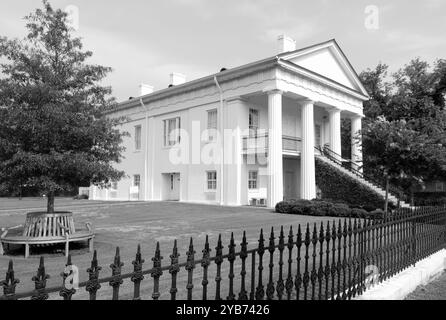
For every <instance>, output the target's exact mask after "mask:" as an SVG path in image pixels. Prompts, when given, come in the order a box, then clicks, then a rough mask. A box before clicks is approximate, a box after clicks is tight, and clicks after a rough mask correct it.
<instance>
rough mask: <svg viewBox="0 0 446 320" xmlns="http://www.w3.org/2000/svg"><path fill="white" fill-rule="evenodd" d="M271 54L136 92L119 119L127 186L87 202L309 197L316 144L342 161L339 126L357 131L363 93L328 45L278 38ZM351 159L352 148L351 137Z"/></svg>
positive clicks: (99, 192) (356, 155)
mask: <svg viewBox="0 0 446 320" xmlns="http://www.w3.org/2000/svg"><path fill="white" fill-rule="evenodd" d="M278 43H279V49H278V52H277V55H276V56H273V57H270V58H267V59H264V60H260V61H255V62H252V63H249V64H246V65H243V66H240V67H237V68H232V69H227V70H226V69H222V71H221V72H219V73H216V74H213V75H210V76H207V77H204V78H201V79H197V80H193V81H190V82H186V81H185V80H186V79H185V76H183V75H181V74H178V73H173V74H172V75H171V81H172V82H171V84H172V85H171V86H169V88H166V89H163V90H159V91H154V90H153V87H151V86H148V85H141V91H140V94H141V95H140V96H139V97H134V98H132V99H129V100H128V101H124V102H122V103H120V104H119V105H118V106H117V108H115V109H114V110H113V111H111V112H109V113H108V114H107V116H109V117H119V116H126V117H127V118H128V121H127V122H126V123H125V124H123V126H122V128H121V129H122V130H124V131H127V132H128V133H129V134H130V136H129V137H125V138H124V145H125V147H126V150H125V152H124V157H125V158H124V159H123V161H122V162H121V163H119V164H117V168H118V169H120V170H123V171H125V172H126V174H127V178H125V179H123V180H121V181H118V182H115V183H113V185H112V187H111V188H110V189H100V188H97V187H93V186H92V187H90V199H95V200H141V201H162V200H172V201H174V200H176V201H184V202H196V203H209V204H221V205H234V206H239V205H252V204H254V205H266V206H268V207H274V206H275V204H276V203H277V202H279V201H281V200H283V199H284V198H285V199H290V198H292V199H297V198H302V199H313V198H315V197H316V182H315V154H316V153H317V151H316V150H315V146H316V147H317V146H324V145H329V147H330V149H332V150H333V151H334V152H336V153H338V154H341V119H343V118H347V119H350V120H351V124H352V133H355V132H358V131H359V130H360V129H361V119H362V117H363V102H364V101H366V100H368V99H369V97H368V94H367V92H366V90H365V89H364V87H363V85H362V84H361V82H360V80H359V78H358V75H357V73H356V72H355V70H354V69H353V67H352V65H351V64H350V63H349V61H348V60H347V58H346V56H345V54H344V53H343V52H342V50H341V48H340V47H339V45H338V44H337V43H336V41H335V40H330V41H327V42H323V43H319V44H316V45H313V46H310V47H307V48H303V49H297V50H296V48H295V42H294V41H293V40H292V39H290V38H288V37H286V36H281V37H279V39H278ZM352 159H354V160H355V161H358V162H360V161H361V159H362V156H361V149H360V147H359V145H358V143H357V140H356V139H354V138H353V134H352Z"/></svg>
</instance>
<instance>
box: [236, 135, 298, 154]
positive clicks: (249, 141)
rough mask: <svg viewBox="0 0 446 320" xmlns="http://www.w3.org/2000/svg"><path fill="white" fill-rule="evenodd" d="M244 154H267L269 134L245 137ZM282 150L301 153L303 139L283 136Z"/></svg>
mask: <svg viewBox="0 0 446 320" xmlns="http://www.w3.org/2000/svg"><path fill="white" fill-rule="evenodd" d="M242 145H243V153H244V154H267V153H268V134H267V133H265V134H257V135H252V136H246V137H243V144H242ZM282 150H283V153H284V154H290V155H299V154H300V152H301V150H302V139H301V138H298V137H290V136H282Z"/></svg>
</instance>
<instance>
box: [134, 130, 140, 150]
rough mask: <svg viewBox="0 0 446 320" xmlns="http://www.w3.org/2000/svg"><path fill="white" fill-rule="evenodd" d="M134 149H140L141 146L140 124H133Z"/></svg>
mask: <svg viewBox="0 0 446 320" xmlns="http://www.w3.org/2000/svg"><path fill="white" fill-rule="evenodd" d="M134 138H135V139H134V143H135V151H141V148H142V126H141V125H140V124H139V125H137V126H135V137H134Z"/></svg>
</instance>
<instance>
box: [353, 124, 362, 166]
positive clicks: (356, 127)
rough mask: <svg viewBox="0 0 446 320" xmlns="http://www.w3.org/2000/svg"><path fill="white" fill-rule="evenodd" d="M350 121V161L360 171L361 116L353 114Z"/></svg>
mask: <svg viewBox="0 0 446 320" xmlns="http://www.w3.org/2000/svg"><path fill="white" fill-rule="evenodd" d="M351 121H352V161H353V162H354V163H355V165H356V168H355V169H357V170H359V171H361V172H362V135H360V132H361V130H362V117H361V116H355V117H352V118H351Z"/></svg>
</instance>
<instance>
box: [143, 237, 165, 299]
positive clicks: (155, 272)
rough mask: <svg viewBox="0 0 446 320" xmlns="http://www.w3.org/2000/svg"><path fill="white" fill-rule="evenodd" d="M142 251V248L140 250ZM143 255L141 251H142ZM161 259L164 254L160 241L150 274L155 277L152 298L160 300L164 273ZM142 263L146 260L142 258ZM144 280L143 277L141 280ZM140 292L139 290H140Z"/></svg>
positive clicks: (157, 244)
mask: <svg viewBox="0 0 446 320" xmlns="http://www.w3.org/2000/svg"><path fill="white" fill-rule="evenodd" d="M138 252H140V250H139V251H138ZM140 256H141V253H140ZM161 260H163V256H162V255H161V250H160V243H159V242H157V243H156V250H155V256H154V257H153V258H152V261H153V268H152V272H151V273H150V276H151V277H152V278H153V293H152V299H153V300H158V299H159V297H160V296H161V294H160V277H161V276H162V275H163V271H162V270H161V269H162V267H161ZM140 263H141V265H142V264H143V263H144V260H141V262H140ZM140 281H142V279H141V280H140ZM138 293H139V292H138Z"/></svg>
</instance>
